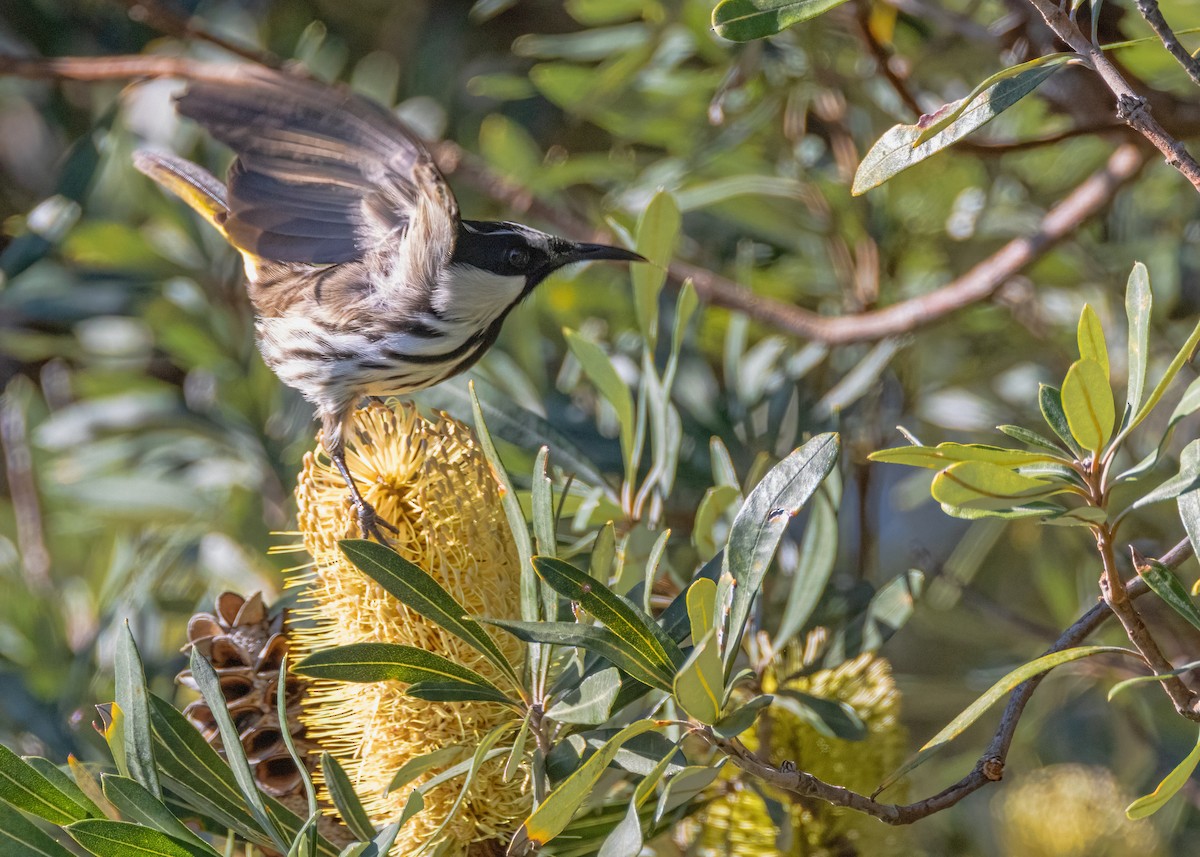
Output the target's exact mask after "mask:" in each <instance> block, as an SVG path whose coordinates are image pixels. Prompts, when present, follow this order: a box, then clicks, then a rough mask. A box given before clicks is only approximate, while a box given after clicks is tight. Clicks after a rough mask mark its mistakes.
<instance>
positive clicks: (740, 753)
mask: <svg viewBox="0 0 1200 857" xmlns="http://www.w3.org/2000/svg"><path fill="white" fill-rule="evenodd" d="M1192 554H1193V550H1192V544H1191V542H1190V541H1188V540H1187V539H1184V540H1183V541H1181V542H1179V544H1177V545H1175V546H1174V547H1173V548H1171V550H1169V551H1168V552H1167V553H1165V554H1163V555H1162V557H1161V558H1160V559H1159V562H1161V563H1162V564H1163V565H1165V566H1167V567H1168V568H1177V567H1178V566H1179V565H1181V564H1182V563H1183V562H1184V561H1185V560H1187V559H1188V558H1189V557H1191V556H1192ZM1149 591H1150V589H1149V587H1148V586H1147V585H1146V583H1145V581H1143V580H1142V579H1141V578H1140V577H1139V578H1138V579H1137V580H1133V581H1131V582H1130V583H1129V584H1128V585H1127V586H1126V587H1125V592H1126V594H1127V595H1128V598H1129V600H1130V601H1132V600H1133V599H1136V598H1139V597H1141V596H1142V595H1145V594H1146V593H1147V592H1149ZM1112 615H1113V613H1112V610H1111V609H1110V608H1109V606H1108V604H1106V603H1104V602H1103V601H1101V602H1100V603H1098V604H1096V606H1094V607H1092V608H1091V609H1090V610H1088V611H1087V612H1086V613H1084V614H1083V615H1082V616H1080V617H1079V619H1078V620H1077V621H1076V622H1075V624H1073V625H1071V627H1070V628H1068V629H1067V630H1066V631H1064V632H1063V633H1062V636H1060V637H1059V638H1058V639H1057V640H1056V641H1055V642H1054V645H1052V646H1050V648H1048V649H1047V650H1046V651H1045V652H1043V653H1042V656H1043V657H1044V656H1045V655H1051V654H1054V653H1055V652H1061V651H1063V650H1064V649H1070V648H1073V647H1075V646H1078V645H1079V644H1080V643H1082V642H1083V641H1084V640H1085V639H1087V637H1089V636H1090V635H1091V634H1092V633H1094V632H1095V631H1096V629H1097V628H1099V627H1100V626H1101V625H1103V624H1104V622H1105V621H1107V620H1108V618H1109V617H1110V616H1112ZM1167 669H1171V667H1170V666H1168V667H1167ZM1048 673H1049V671H1047V672H1043V673H1039V674H1038V675H1036V676H1034V677H1033V678H1031V679H1029V680H1027V681H1025V682H1023V683H1022V684H1019V685H1017V686H1016V687H1015V688H1013V691H1012V693H1010V694H1009V697H1008V705H1007V706H1005V708H1004V714H1003V715H1001V717H1000V724H999V726H998V727H997V729H996V733H995V735H993V736H992V740H991V743H989V744H988V746H987V749H986V750H985V751H984V752H983V755H981V756H980V757H979V760H978V761H977V762H976V763H975V767H974V769H973V770H972V771H971V772H970V773H969V774H967V775H966V776H965V777H963V778H962V779H961V780H959V781H958V782H957V783H954V784H953V785H951V786H949V787H947V788H945V789H943V790H942V791H940V792H938V793H937V794H934V795H931V796H929V797H927V798H924V799H923V800H919V801H916V802H915V803H910V804H890V803H880V802H879V801H876V800H874V799H873V798H871V797H868V796H867V795H863V794H859V793H857V792H853V791H850V790H849V789H846V788H843V787H841V786H836V785H833V784H831V783H827V782H825V781H824V780H821V779H818V778H817V777H814V776H813V775H812V774H809V773H807V772H805V771H800V770H797V769H796V767H795V765H793V764H791V763H785V764H783V765H780V766H779V767H776V766H774V765H772V764H771V763H770V762H769V761H767V760H766V759H764V758H762V757H761V756H759V755H758V754H756V753H754V752H752V751H750V750H749V749H748V748H747V747H746V746H745V745H744V744H742V743H741V742H740V741H738V740H737V739H729V738H721V737H719V736H717V735H715V734H714V733H713V732H712V730H711V729H709V728H708V727H702V728H697V729H696V731H697V733H698V734H700V735H701V736H702V737H704V738H705V739H706V740H707V741H708V742H709V743H710V744H711V745H712V746H713V747H715V748H716V749H718V750H719V751H721V752H722V753H723V754H725V755H726V756H728V757H729V759H730V761H731V762H733V764H734V765H736V766H737V767H739V768H741V769H742V770H744V771H746V772H747V773H749V774H752V775H753V776H756V777H758V778H760V779H761V780H763V781H764V782H766V783H769V784H770V785H772V786H775V787H776V788H779V789H782V790H783V791H787V792H791V793H793V794H796V795H799V796H801V797H808V798H817V799H819V800H823V801H826V802H827V803H831V804H834V805H835V806H844V807H848V808H850V809H854V810H857V811H859V812H863V813H866V814H867V815H871V816H874V817H875V818H878V819H880V820H881V821H885V822H887V823H888V824H897V825H898V824H912V823H913V822H915V821H920V820H921V819H923V818H927V817H928V816H930V815H933V814H934V813H937V812H941V811H942V810H944V809H948V808H950V807H952V806H954V805H955V804H957V803H959V802H960V801H962V800H963V799H964V798H965V797H967V796H968V795H970V794H972V793H974V792H976V791H978V790H979V789H981V788H983V787H984V786H986V785H988V784H989V783H994V782H998V781H999V780H1001V779H1002V778H1003V777H1004V766H1005V762H1006V760H1007V758H1008V752H1009V750H1010V749H1011V747H1012V740H1013V736H1014V735H1015V734H1016V731H1017V725H1018V723H1019V722H1020V720H1021V715H1022V714H1023V713H1024V711H1025V706H1026V705H1027V704H1028V702H1029V699H1030V698H1031V697H1032V696H1033V692H1034V691H1035V690H1037V687H1038V685H1039V684H1041V682H1042V680H1043V679H1044V678H1045V677H1046V676H1047V675H1048Z"/></svg>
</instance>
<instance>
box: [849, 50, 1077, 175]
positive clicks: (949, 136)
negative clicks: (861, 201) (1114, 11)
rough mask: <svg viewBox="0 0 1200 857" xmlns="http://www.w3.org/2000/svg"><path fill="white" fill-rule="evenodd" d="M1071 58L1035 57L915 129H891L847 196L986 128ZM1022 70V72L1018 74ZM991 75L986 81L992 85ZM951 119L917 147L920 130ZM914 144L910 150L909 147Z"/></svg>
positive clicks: (865, 159) (925, 118)
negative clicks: (1036, 61)
mask: <svg viewBox="0 0 1200 857" xmlns="http://www.w3.org/2000/svg"><path fill="white" fill-rule="evenodd" d="M1074 56H1075V55H1074V54H1054V55H1052V56H1048V57H1041V58H1039V60H1040V61H1041V63H1042V64H1041V65H1038V66H1036V67H1032V68H1026V66H1029V65H1031V63H1024V64H1022V65H1021V66H1016V67H1014V68H1012V69H1006V70H1005V71H1004V72H1001V73H1000V74H1006V73H1013V72H1015V74H1011V76H1008V77H1005V78H1004V79H1002V80H998V81H996V82H995V83H993V84H991V85H990V86H986V87H985V88H984V89H983V90H982V91H980V92H978V94H977V95H974V94H973V96H972V97H969V98H966V99H962V100H960V101H955V102H952V103H950V104H947V105H946V106H945V107H943V108H941V110H939V111H937V112H936V113H934V114H932V115H929V116H922V117H921V120H920V121H919V122H917V124H915V125H895V126H893V127H892V128H891V129H889V130H888V131H886V132H885V133H884V135H883V136H882V137H880V138H879V140H878V141H877V142H876V143H875V145H874V146H872V147H871V149H870V151H868V152H867V154H866V155H865V156H864V157H863V159H862V162H861V163H860V164H859V165H858V171H857V172H856V173H855V174H854V184H853V186H852V187H851V190H850V192H851V193H852V194H854V195H855V196H858V195H860V194H863V193H866V192H867V191H869V190H870V189H871V188H874V187H878V186H879V185H881V184H883V183H884V182H886V181H887V180H888V179H890V178H892V177H893V176H895V175H896V174H897V173H901V172H903V171H904V170H906V169H908V168H909V167H911V166H913V165H915V164H919V163H920V162H921V161H923V160H925V159H926V158H928V157H930V156H932V155H934V154H936V153H938V152H940V151H941V150H942V149H945V148H947V147H948V146H951V145H953V144H954V143H957V142H958V141H959V140H961V139H962V138H963V137H965V136H967V135H968V134H970V133H971V132H972V131H975V130H976V129H978V128H980V127H982V126H983V125H986V124H987V123H988V122H990V121H992V119H994V118H996V117H997V116H999V115H1000V114H1001V113H1003V112H1004V111H1005V110H1007V109H1008V108H1010V107H1012V106H1013V105H1014V104H1016V103H1017V102H1018V101H1020V100H1021V99H1022V98H1024V97H1025V96H1026V95H1028V94H1029V93H1031V92H1033V90H1035V89H1037V88H1038V87H1039V86H1040V85H1041V84H1042V83H1044V82H1045V81H1046V80H1047V79H1048V78H1049V77H1050V76H1051V75H1052V74H1054V72H1055V71H1057V70H1058V68H1060V67H1061V66H1062V64H1063V63H1065V62H1067V61H1068V60H1070V59H1072V58H1073V57H1074ZM1021 69H1024V70H1021ZM997 76H998V75H993V77H992V78H989V80H994V79H995V78H996V77H997ZM955 113H957V116H956V118H954V120H953V121H952V122H951V123H950V124H949V125H947V126H946V127H945V128H943V129H942V130H941V131H939V132H938V133H936V134H935V135H934V136H932V137H930V138H929V139H927V140H924V141H923V142H918V141H921V139H922V135H923V134H924V132H925V128H926V126H929V125H931V124H933V123H936V122H938V120H939V118H941V117H946V116H950V115H953V114H955ZM914 144H915V145H914Z"/></svg>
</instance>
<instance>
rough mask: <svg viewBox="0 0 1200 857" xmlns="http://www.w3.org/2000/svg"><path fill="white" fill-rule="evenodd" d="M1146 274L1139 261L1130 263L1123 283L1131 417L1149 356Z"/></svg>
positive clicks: (1149, 302)
mask: <svg viewBox="0 0 1200 857" xmlns="http://www.w3.org/2000/svg"><path fill="white" fill-rule="evenodd" d="M1153 300H1154V297H1153V295H1152V294H1151V292H1150V273H1149V272H1148V271H1147V270H1146V266H1145V265H1143V264H1142V263H1141V262H1136V263H1134V266H1133V270H1132V271H1130V272H1129V282H1128V283H1126V285H1125V317H1126V319H1127V320H1128V324H1129V356H1128V358H1127V362H1128V364H1129V384H1128V389H1127V390H1126V393H1125V413H1126V414H1127V415H1128V417H1127V419H1132V418H1133V415H1134V414H1136V413H1137V412H1138V408H1139V407H1141V404H1142V391H1143V390H1144V389H1145V388H1146V363H1147V361H1148V360H1149V357H1150V309H1151V306H1152V305H1153Z"/></svg>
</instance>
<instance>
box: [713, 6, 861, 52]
mask: <svg viewBox="0 0 1200 857" xmlns="http://www.w3.org/2000/svg"><path fill="white" fill-rule="evenodd" d="M845 2H846V0H721V2H720V3H718V4H717V6H716V8H715V9H713V13H712V25H713V29H714V30H716V31H717V35H718V36H720V37H721V38H723V39H729V40H730V41H731V42H750V41H753V40H755V39H765V38H766V37H767V36H774V35H775V34H776V33H780V32H782V31H784V30H786V29H787V28H788V27H790V26H792V25H793V24H799V23H800V22H801V21H807V20H809V19H810V18H815V17H817V16H818V15H823V14H824V13H826V12H828V11H829V10H830V9H834V8H837V7H838V6H840V5H842V4H843V3H845Z"/></svg>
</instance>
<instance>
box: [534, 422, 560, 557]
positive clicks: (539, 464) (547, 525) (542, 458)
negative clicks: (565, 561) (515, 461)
mask: <svg viewBox="0 0 1200 857" xmlns="http://www.w3.org/2000/svg"><path fill="white" fill-rule="evenodd" d="M549 459H550V448H549V447H546V446H543V447H542V448H541V449H539V450H538V454H537V459H536V460H535V461H534V463H533V491H532V492H531V496H530V500H531V505H532V510H533V515H532V518H533V537H534V539H535V540H536V542H537V552H538V553H540V554H542V555H543V556H554V555H555V554H556V553H558V538H557V536H556V535H555V532H554V487H553V485H552V484H551V482H550V475H549V474H548V473H547V472H546V465H547V463H548V461H549Z"/></svg>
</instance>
